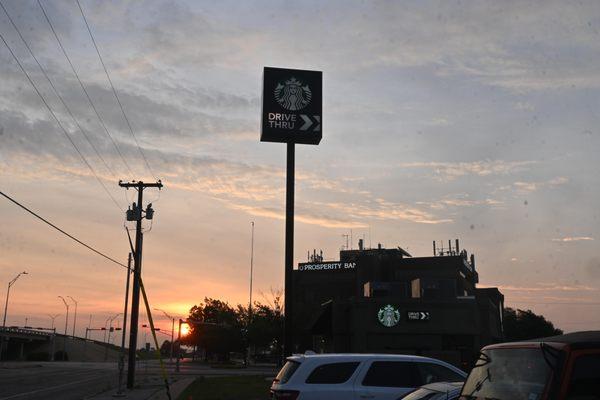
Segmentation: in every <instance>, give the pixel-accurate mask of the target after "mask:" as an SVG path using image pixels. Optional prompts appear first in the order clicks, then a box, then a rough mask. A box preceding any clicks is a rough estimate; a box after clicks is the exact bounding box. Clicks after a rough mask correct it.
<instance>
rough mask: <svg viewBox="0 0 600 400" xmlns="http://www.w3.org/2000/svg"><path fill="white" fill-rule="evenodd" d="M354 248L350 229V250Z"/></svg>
mask: <svg viewBox="0 0 600 400" xmlns="http://www.w3.org/2000/svg"><path fill="white" fill-rule="evenodd" d="M353 248H354V238H353V237H352V229H350V250H352V249H353Z"/></svg>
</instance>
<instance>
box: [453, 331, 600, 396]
mask: <svg viewBox="0 0 600 400" xmlns="http://www.w3.org/2000/svg"><path fill="white" fill-rule="evenodd" d="M489 398H493V399H496V400H600V331H584V332H573V333H568V334H565V335H558V336H552V337H546V338H541V339H533V340H528V341H523V342H513V343H501V344H493V345H489V346H486V347H484V348H483V349H482V351H481V355H480V357H479V359H478V360H477V362H476V363H475V367H473V369H472V370H471V373H470V374H469V377H468V378H467V381H466V382H465V385H464V386H463V389H462V393H461V397H460V399H461V400H479V399H489Z"/></svg>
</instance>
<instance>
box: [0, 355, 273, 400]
mask: <svg viewBox="0 0 600 400" xmlns="http://www.w3.org/2000/svg"><path fill="white" fill-rule="evenodd" d="M165 366H166V369H167V374H168V376H169V377H175V376H176V377H194V376H230V375H264V376H265V377H267V376H275V374H276V371H275V369H274V368H271V367H250V368H244V369H237V368H236V369H231V368H227V369H226V368H223V369H221V368H212V367H210V366H209V365H206V364H198V363H192V362H190V361H189V360H183V361H182V362H181V368H180V372H179V373H175V372H174V370H175V365H174V363H173V364H170V363H166V364H165ZM125 375H126V374H125ZM160 375H161V371H160V365H159V363H158V361H155V360H151V361H139V362H138V365H137V373H136V385H141V387H142V388H143V387H145V386H152V385H161V382H160V381H161V379H160ZM124 379H125V378H124ZM117 384H118V374H117V366H116V364H115V363H76V362H11V363H2V364H0V388H2V391H1V393H0V400H8V399H18V400H22V399H42V398H43V399H48V400H52V399H60V400H70V399H84V398H92V397H95V396H97V395H100V394H101V393H104V395H105V394H106V393H105V392H107V391H115V390H116V388H117Z"/></svg>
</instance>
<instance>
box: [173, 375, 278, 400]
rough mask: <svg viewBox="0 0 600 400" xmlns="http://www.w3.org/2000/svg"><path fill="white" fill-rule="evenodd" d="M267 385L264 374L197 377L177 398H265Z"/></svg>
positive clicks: (215, 399)
mask: <svg viewBox="0 0 600 400" xmlns="http://www.w3.org/2000/svg"><path fill="white" fill-rule="evenodd" d="M269 387H271V382H270V381H267V380H266V378H265V377H264V376H225V377H217V378H198V379H196V380H195V381H194V382H193V383H192V384H191V385H190V386H188V387H187V389H185V391H184V392H183V393H182V394H181V395H180V396H179V397H178V400H267V399H268V398H269Z"/></svg>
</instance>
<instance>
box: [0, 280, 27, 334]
mask: <svg viewBox="0 0 600 400" xmlns="http://www.w3.org/2000/svg"><path fill="white" fill-rule="evenodd" d="M21 275H28V274H27V271H23V272H20V273H19V275H17V276H15V279H13V280H12V281H10V282H8V290H7V291H6V302H5V303H4V320H3V321H2V327H3V328H4V327H6V311H7V309H8V296H9V295H10V288H11V286H12V285H14V284H15V282H16V281H17V279H19V277H20V276H21Z"/></svg>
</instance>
